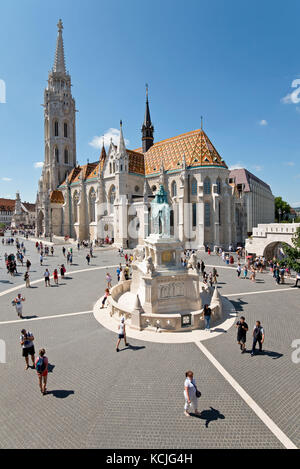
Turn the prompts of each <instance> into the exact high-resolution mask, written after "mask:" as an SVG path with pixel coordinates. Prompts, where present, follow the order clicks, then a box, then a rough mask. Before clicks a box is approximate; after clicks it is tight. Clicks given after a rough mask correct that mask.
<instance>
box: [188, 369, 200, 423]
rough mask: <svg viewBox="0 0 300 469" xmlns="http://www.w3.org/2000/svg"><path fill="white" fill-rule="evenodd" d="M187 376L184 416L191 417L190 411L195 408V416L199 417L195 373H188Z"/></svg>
mask: <svg viewBox="0 0 300 469" xmlns="http://www.w3.org/2000/svg"><path fill="white" fill-rule="evenodd" d="M185 376H186V379H185V382H184V399H185V404H184V415H186V417H190V413H189V411H190V410H191V407H193V408H194V412H195V414H196V415H199V413H200V412H198V398H197V395H196V394H197V386H196V382H195V380H194V373H193V372H192V371H187V372H186V374H185Z"/></svg>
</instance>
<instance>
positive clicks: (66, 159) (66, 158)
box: [64, 148, 69, 164]
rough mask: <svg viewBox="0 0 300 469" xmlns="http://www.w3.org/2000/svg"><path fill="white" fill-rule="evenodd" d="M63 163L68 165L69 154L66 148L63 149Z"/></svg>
mask: <svg viewBox="0 0 300 469" xmlns="http://www.w3.org/2000/svg"><path fill="white" fill-rule="evenodd" d="M64 162H65V164H69V152H68V149H67V148H65V152H64Z"/></svg>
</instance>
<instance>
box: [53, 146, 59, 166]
mask: <svg viewBox="0 0 300 469" xmlns="http://www.w3.org/2000/svg"><path fill="white" fill-rule="evenodd" d="M54 157H55V161H56V163H59V149H58V148H57V147H55V150H54Z"/></svg>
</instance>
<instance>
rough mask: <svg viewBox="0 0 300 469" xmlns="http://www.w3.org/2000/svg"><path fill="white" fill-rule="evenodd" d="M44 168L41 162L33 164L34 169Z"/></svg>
mask: <svg viewBox="0 0 300 469" xmlns="http://www.w3.org/2000/svg"><path fill="white" fill-rule="evenodd" d="M43 166H44V162H43V161H37V162H36V163H34V165H33V167H34V168H42V167H43Z"/></svg>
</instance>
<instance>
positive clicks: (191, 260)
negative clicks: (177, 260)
mask: <svg viewBox="0 0 300 469" xmlns="http://www.w3.org/2000/svg"><path fill="white" fill-rule="evenodd" d="M197 262H198V260H197V255H196V254H195V253H193V254H192V255H191V257H190V258H189V261H188V264H187V268H188V269H193V270H197Z"/></svg>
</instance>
